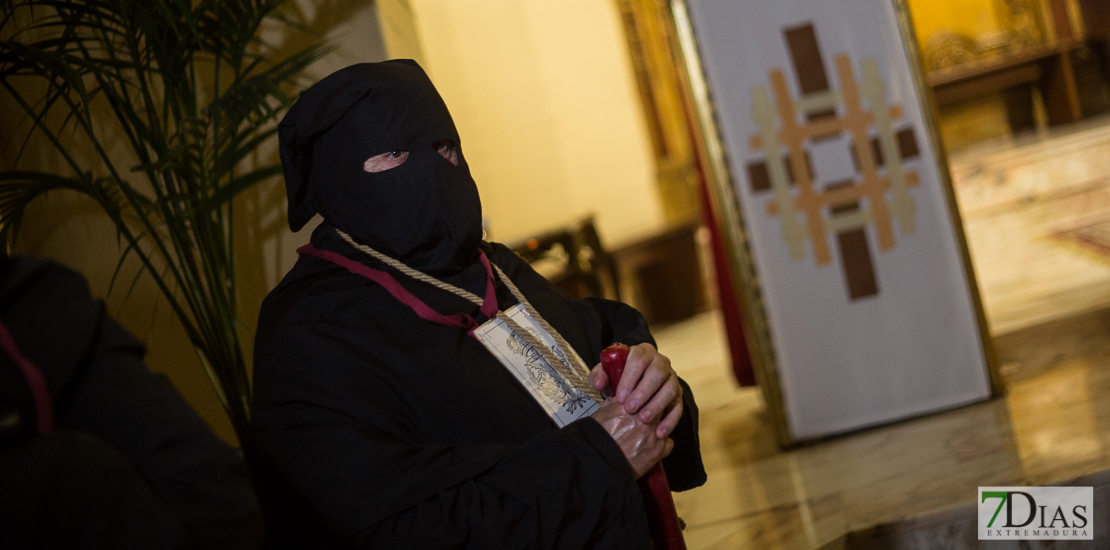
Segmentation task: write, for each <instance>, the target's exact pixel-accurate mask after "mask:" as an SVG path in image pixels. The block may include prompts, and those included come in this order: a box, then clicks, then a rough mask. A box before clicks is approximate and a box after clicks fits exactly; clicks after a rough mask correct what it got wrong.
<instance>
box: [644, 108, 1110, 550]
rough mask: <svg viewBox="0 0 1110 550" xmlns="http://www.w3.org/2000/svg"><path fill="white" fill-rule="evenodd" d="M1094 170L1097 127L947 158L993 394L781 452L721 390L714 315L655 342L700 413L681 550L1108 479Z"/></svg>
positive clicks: (773, 544)
mask: <svg viewBox="0 0 1110 550" xmlns="http://www.w3.org/2000/svg"><path fill="white" fill-rule="evenodd" d="M1108 160H1110V121H1107V120H1103V121H1095V122H1093V123H1088V124H1086V125H1083V126H1077V127H1073V128H1070V129H1068V130H1066V131H1064V132H1062V133H1058V134H1054V135H1049V136H1040V137H1038V138H1034V139H1028V140H1026V141H1025V142H1021V143H1013V142H1010V143H995V144H990V145H985V146H980V147H977V148H975V149H973V150H965V151H962V152H959V153H958V154H955V155H953V157H952V173H953V176H954V180H955V187H956V190H957V195H958V200H959V202H960V209H961V213H962V214H963V217H964V220H965V227H966V229H967V234H968V241H969V247H970V249H971V252H972V256H973V262H974V264H975V269H976V272H977V275H978V277H979V281H980V287H981V289H982V293H983V299H984V303H985V306H986V310H987V314H988V318H989V322H990V327H991V332H992V334H993V335H994V336H995V343H996V347H997V349H998V351H999V355H1000V357H1001V371H1002V374H1003V377H1004V380H1005V387H1006V394H1005V395H1004V396H1003V397H1000V398H997V399H994V400H991V401H988V402H984V403H979V404H975V405H970V406H966V407H963V408H960V409H957V410H953V411H948V412H944V413H940V414H935V415H932V416H928V417H924V418H919V419H915V420H909V421H904V422H900V423H897V424H894V425H890V426H885V427H880V428H876V429H871V430H867V431H863V432H859V433H855V434H851V435H847V436H843V437H839V438H835V439H832V440H828V441H824V442H821V443H817V444H813V445H809V446H805V447H801V448H797V449H792V450H789V451H783V450H780V449H779V448H778V446H777V444H776V443H775V438H774V435H773V433H772V431H771V428H770V425H769V422H768V420H767V418H766V413H765V410H764V406H763V402H762V398H761V396H760V395H759V393H758V390H755V389H750V388H743V389H740V388H736V386H735V384H734V383H733V380H732V377H731V374H730V373H729V371H728V369H727V367H726V364H727V363H726V353H727V352H726V349H725V348H724V345H725V344H724V342H723V338H722V336H721V335H722V328H721V324H720V323H721V322H720V319H719V316H718V315H717V314H716V313H713V312H710V313H707V314H703V315H701V316H698V317H695V318H693V319H690V320H688V321H685V322H683V323H680V324H677V325H673V326H671V327H668V328H666V329H663V330H661V331H658V332H657V337H658V340H659V344H660V348H661V349H662V350H664V352H665V353H667V354H668V355H669V356H670V357H671V358H672V360H673V361H674V364H675V365H676V369H678V370H679V372H680V374H681V375H682V376H683V377H684V378H685V379H686V380H688V381H689V382H690V384H691V386H692V387H693V389H694V392H695V394H696V395H697V398H698V402H699V405H700V408H701V414H702V416H701V434H702V448H703V454H704V458H705V463H706V467H707V469H708V472H709V482H708V484H707V485H706V486H704V487H702V488H699V489H695V490H693V491H689V492H686V493H679V494H676V495H675V497H676V498H675V501H676V506H677V507H678V511H679V514H680V515H681V516H682V517H683V519H684V520H685V521H686V522H687V524H688V530H687V537H686V540H687V544H688V546H689V548H690V549H691V550H708V549H722V550H723V549H729V550H732V549H738V548H754V549H777V548H783V549H795V548H797V549H811V548H818V547H820V546H822V545H825V544H828V543H830V542H831V541H834V540H836V539H837V538H839V537H841V536H842V535H844V534H845V533H847V532H850V531H855V530H858V529H864V528H867V527H870V526H874V525H877V524H881V523H889V522H894V521H898V520H902V519H906V518H913V517H917V516H921V515H923V514H928V513H931V512H936V511H939V510H944V509H947V508H951V507H954V506H961V505H967V504H969V503H972V502H974V500H975V494H976V493H975V490H976V489H975V488H976V487H977V486H982V485H1033V484H1041V485H1043V484H1048V483H1052V482H1054V481H1061V480H1065V479H1070V478H1074V477H1078V476H1081V475H1085V474H1090V473H1093V472H1098V471H1101V470H1106V469H1108V468H1110V239H1108V240H1107V242H1106V245H1107V249H1106V250H1105V251H1100V250H1099V247H1098V246H1089V245H1090V244H1091V242H1087V241H1090V239H1088V240H1087V241H1083V239H1080V238H1077V237H1076V235H1078V234H1080V233H1077V231H1079V230H1081V229H1083V228H1086V227H1089V226H1091V227H1096V228H1097V227H1100V226H1099V224H1101V223H1107V224H1108V227H1110V162H1107V161H1108ZM1096 241H1097V239H1096ZM1095 244H1096V245H1097V244H1098V243H1097V242H1096V243H1095ZM1097 536H1099V537H1100V539H1101V537H1105V536H1107V534H1098V535H1097ZM953 547H958V546H953ZM1091 547H1092V548H1110V539H1107V540H1099V541H1096V543H1095V544H1093V545H1091Z"/></svg>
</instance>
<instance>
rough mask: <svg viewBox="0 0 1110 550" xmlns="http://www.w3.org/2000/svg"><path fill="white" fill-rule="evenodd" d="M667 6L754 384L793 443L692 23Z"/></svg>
mask: <svg viewBox="0 0 1110 550" xmlns="http://www.w3.org/2000/svg"><path fill="white" fill-rule="evenodd" d="M669 8H670V9H669V10H667V11H668V15H669V16H670V17H669V19H670V20H669V21H668V24H669V25H671V26H672V29H673V31H674V37H675V39H676V40H677V41H678V51H679V52H680V54H681V56H682V59H681V60H676V61H680V62H681V67H682V68H683V69H685V70H679V71H678V73H679V81H680V84H681V87H682V93H683V95H684V96H685V98H686V104H687V109H690V110H691V111H692V112H691V113H690V115H691V116H690V119H691V121H692V122H693V123H694V124H695V125H696V128H695V130H696V131H694V132H692V133H693V134H694V142H695V143H694V149H695V154H696V155H697V156H698V157H699V160H700V161H701V163H702V165H703V166H705V167H706V168H707V169H708V170H707V173H706V174H705V176H706V178H707V179H708V180H709V181H707V182H706V184H707V185H706V187H707V188H708V190H709V197H710V202H711V203H712V208H713V210H714V214H716V216H715V217H716V219H717V220H718V222H717V223H718V225H720V226H722V227H720V229H722V231H721V234H722V235H724V236H725V242H726V244H727V248H728V256H729V258H728V260H729V268H730V269H729V271H730V272H731V274H732V279H733V283H734V285H735V288H737V289H738V290H739V292H738V294H739V296H740V300H739V301H740V303H739V304H737V305H738V306H739V307H740V313H741V316H742V317H743V319H744V335H745V337H746V338H747V341H748V349H749V350H751V352H752V366H753V370H754V371H755V377H756V382H757V383H758V385H759V388H760V390H761V391H762V393H763V399H764V403H765V404H766V406H767V410H768V412H769V416H770V418H771V425H772V426H773V428H774V430H775V435H776V436H777V438H778V440H779V443H780V444H781V445H782V446H784V447H789V446H791V445H793V444H794V443H797V441H795V440H794V438H793V436H792V435H791V432H790V425H789V422H788V419H787V415H786V407H785V404H784V402H783V395H782V386H781V383H780V381H779V376H778V368H777V360H776V357H775V352H774V346H773V343H772V340H771V329H770V325H769V323H768V322H767V316H766V311H765V310H764V308H763V296H762V291H761V290H760V285H759V278H758V275H757V273H756V269H755V265H754V263H753V262H752V258H751V254H750V250H749V247H748V240H747V233H746V230H745V229H744V228H745V227H746V226H745V225H744V219H743V215H742V214H741V212H740V209H739V206H738V202H737V200H738V198H737V196H736V190H735V189H734V188H733V187H732V176H731V172H730V170H729V166H728V158H727V154H726V153H725V149H724V145H723V142H722V140H721V137H720V133H719V131H718V129H717V123H716V115H715V112H714V108H713V104H712V100H711V99H710V98H709V92H708V84H707V83H706V80H705V73H704V72H703V70H702V67H701V58H700V56H699V54H698V46H697V42H696V41H695V39H694V29H693V25H692V24H691V23H690V18H689V12H688V11H687V9H686V1H685V0H669Z"/></svg>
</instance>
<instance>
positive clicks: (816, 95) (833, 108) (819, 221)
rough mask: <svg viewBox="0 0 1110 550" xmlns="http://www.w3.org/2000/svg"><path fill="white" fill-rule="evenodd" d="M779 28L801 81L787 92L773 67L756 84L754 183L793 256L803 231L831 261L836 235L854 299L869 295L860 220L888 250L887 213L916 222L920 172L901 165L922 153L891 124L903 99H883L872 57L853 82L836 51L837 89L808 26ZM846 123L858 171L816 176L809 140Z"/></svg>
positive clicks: (873, 289)
mask: <svg viewBox="0 0 1110 550" xmlns="http://www.w3.org/2000/svg"><path fill="white" fill-rule="evenodd" d="M783 34H784V35H785V38H786V43H787V47H788V49H789V50H790V57H791V60H792V62H793V65H794V67H793V68H794V74H795V76H796V77H797V81H798V87H799V88H800V90H799V94H798V95H797V97H793V96H791V94H790V91H789V89H788V86H787V82H786V77H785V75H784V74H783V72H782V71H781V70H778V69H776V70H772V71H770V73H769V78H770V83H771V93H770V94H769V93H768V91H767V88H766V87H764V86H756V87H754V88H753V89H752V116H753V118H754V119H755V121H756V123H757V124H758V125H759V132H758V133H756V134H753V135H752V136H751V140H750V146H751V148H752V150H753V151H758V150H762V151H764V153H765V157H764V159H763V160H760V161H757V162H753V163H750V164H748V166H747V169H748V180H749V182H750V183H751V187H752V191H753V192H756V193H759V192H771V193H773V198H772V200H771V201H770V202H768V203H767V213H768V214H770V215H772V216H780V217H781V219H782V230H783V238H784V239H785V240H786V243H787V245H788V246H789V247H790V256H791V258H793V259H795V260H799V259H802V258H804V257H805V255H806V241H807V240H808V241H809V244H810V246H811V247H812V250H813V256H814V259H815V261H816V263H817V265H819V266H820V265H825V264H828V263H829V262H830V261H831V256H830V252H829V243H828V236H829V235H835V236H836V241H837V246H838V250H839V255H840V263H841V267H842V268H843V270H844V275H845V279H846V280H847V285H848V295H849V297H850V299H852V300H856V299H859V298H864V297H867V296H874V295H876V294H878V293H879V284H878V276H877V274H876V273H875V266H874V264H873V262H872V260H871V252H870V248H869V245H868V241H867V231H866V229H867V228H868V227H869V226H873V227H874V232H875V234H876V235H877V236H878V240H879V249H880V250H890V249H892V248H894V244H895V243H894V230H893V224H892V217H893V218H894V219H896V220H897V222H898V227H899V229H901V233H902V234H903V235H907V234H910V233H913V231H914V228H915V223H914V208H915V205H914V201H913V198H912V197H910V195H909V192H908V188H910V187H914V186H916V185H917V184H918V174H917V172H915V171H912V170H907V169H906V167H905V166H904V165H903V161H905V160H908V159H912V158H915V157H917V156H918V148H917V141H916V139H915V138H914V132H913V129H912V128H903V129H901V130H897V131H896V130H895V127H894V126H895V123H896V122H897V121H899V120H901V119H902V116H903V112H902V106H901V105H897V104H893V105H889V104H887V102H886V86H885V85H884V83H883V81H882V79H881V77H880V76H879V64H878V62H876V61H875V60H874V59H864V60H863V61H862V62H861V63H860V68H861V72H862V80H861V81H858V82H857V80H856V77H855V74H854V71H853V67H852V62H851V60H850V59H849V58H848V56H847V55H846V54H840V55H837V56H836V57H835V58H834V64H835V67H836V75H837V78H838V79H839V83H840V89H839V90H836V89H832V88H831V87H830V86H829V80H828V77H827V74H826V72H825V61H824V58H823V57H822V56H821V50H820V46H819V45H818V42H817V34H816V31H815V30H814V28H813V25H812V24H806V25H804V26H801V27H796V28H791V29H785V30H784V32H783ZM772 98H773V99H772ZM865 104H866V108H865V107H864V105H865ZM799 115H804V120H802V119H801V117H800V116H799ZM844 132H847V133H848V135H849V137H850V140H851V144H850V145H849V147H848V150H847V151H844V154H846V155H851V158H852V161H853V165H854V167H855V171H856V173H857V174H856V176H854V177H852V178H849V179H847V180H841V181H821V180H820V179H819V178H820V176H821V175H820V174H815V173H814V166H813V162H812V160H811V159H810V154H809V150H808V149H807V144H812V143H816V142H820V141H822V140H828V139H830V138H836V137H838V136H840V135H842V133H844ZM873 133H874V136H873V135H872V134H873ZM819 183H821V184H823V185H819ZM888 195H889V202H888ZM861 200H866V202H865V203H864V204H861Z"/></svg>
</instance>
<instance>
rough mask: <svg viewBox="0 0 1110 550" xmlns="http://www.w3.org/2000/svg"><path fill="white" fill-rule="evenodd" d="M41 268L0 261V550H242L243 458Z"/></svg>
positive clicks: (85, 300) (75, 281) (68, 277)
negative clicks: (58, 549)
mask: <svg viewBox="0 0 1110 550" xmlns="http://www.w3.org/2000/svg"><path fill="white" fill-rule="evenodd" d="M145 353H146V348H145V347H144V346H143V344H142V343H141V342H139V341H138V340H136V339H135V338H134V337H133V336H132V335H131V334H129V333H128V332H127V331H126V330H124V329H123V327H121V326H120V325H119V324H118V323H116V322H115V321H114V320H113V319H112V318H111V317H110V316H109V315H108V313H107V311H106V309H105V307H104V303H103V302H101V301H100V300H95V299H93V298H92V297H91V296H90V294H89V289H88V285H87V284H86V283H85V280H84V278H82V277H81V276H80V275H78V274H77V273H75V272H73V271H71V270H69V269H67V268H65V267H63V266H61V265H59V264H56V263H54V262H51V261H49V260H43V259H37V258H18V257H3V258H0V548H3V549H5V550H24V549H38V548H44V549H45V548H50V549H53V548H64V549H85V550H92V549H102V548H103V549H109V548H114V549H121V548H144V549H166V550H170V549H172V550H192V549H203V550H216V549H219V550H225V549H226V550H248V549H252V548H258V547H260V546H261V545H262V537H263V533H262V527H263V525H262V522H263V519H262V513H261V511H260V510H259V503H258V500H257V499H256V497H255V493H254V490H253V488H252V487H251V484H250V476H249V474H248V471H247V467H246V465H245V464H244V462H243V458H242V456H240V455H239V453H237V452H236V451H235V450H234V449H232V448H231V447H230V446H228V445H227V444H226V443H224V442H223V441H220V439H219V438H218V437H216V435H215V434H213V433H212V431H211V430H210V429H209V428H208V425H207V424H205V422H204V420H202V419H201V418H200V416H198V415H197V413H196V412H195V411H193V409H192V408H190V407H189V405H188V403H186V402H185V400H184V399H182V398H181V396H180V395H179V394H178V393H177V390H175V389H174V387H173V385H172V384H171V383H170V381H169V380H168V379H167V378H166V377H165V376H164V375H161V374H155V373H152V372H151V371H149V370H148V369H147V368H146V366H145V365H144V364H143V355H144V354H145Z"/></svg>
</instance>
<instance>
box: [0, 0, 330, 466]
mask: <svg viewBox="0 0 1110 550" xmlns="http://www.w3.org/2000/svg"><path fill="white" fill-rule="evenodd" d="M285 3H286V2H285V0H0V93H5V94H7V95H8V96H10V97H11V98H12V99H13V100H14V101H15V103H16V104H17V105H19V106H20V108H21V109H22V110H23V115H24V118H25V123H23V124H21V125H19V126H17V128H21V129H22V132H23V133H22V134H19V135H17V136H13V137H11V138H10V140H9V142H8V143H7V144H6V145H5V146H8V147H18V148H19V149H18V153H17V154H16V155H15V158H16V166H13V167H11V168H13V169H12V170H9V171H6V172H0V238H3V239H4V243H6V244H7V245H8V246H10V245H11V243H13V242H14V240H15V239H16V238H17V237H18V230H19V226H20V223H21V221H22V220H23V216H24V213H25V212H26V208H27V207H28V205H29V204H30V203H32V202H34V201H35V200H37V199H39V198H40V197H42V196H43V195H46V194H48V193H51V192H53V191H55V190H58V189H70V190H73V191H77V192H79V193H82V194H85V195H87V196H89V197H91V198H92V199H93V200H95V201H96V203H97V204H99V205H100V207H101V208H102V209H103V211H104V213H105V214H106V215H107V216H108V217H109V218H110V219H111V220H112V221H113V223H114V224H115V225H116V230H117V232H118V235H119V238H120V244H121V249H122V252H121V257H120V262H119V264H118V265H117V270H116V273H115V274H114V275H113V277H112V285H111V286H112V287H113V288H114V287H115V286H116V285H115V279H116V276H117V275H118V274H119V266H121V265H122V264H123V261H124V259H125V258H127V257H135V258H138V259H139V260H140V261H141V262H142V265H143V268H144V270H143V271H144V272H145V274H146V275H147V276H149V277H150V278H151V279H152V280H154V282H155V283H156V284H157V286H158V287H159V289H160V290H161V292H162V295H163V297H164V298H165V299H166V301H167V302H168V303H169V305H170V307H171V308H172V309H173V311H174V313H175V314H176V315H177V317H178V319H179V321H180V322H181V325H182V326H183V327H184V329H185V332H186V334H187V335H188V336H189V338H190V340H191V341H192V343H193V346H194V348H195V349H196V350H197V355H198V358H199V362H200V364H201V365H202V367H203V368H204V369H205V372H206V373H207V374H208V375H209V377H210V379H211V380H212V383H213V385H214V387H215V389H216V393H217V395H219V396H220V400H221V402H222V403H223V404H224V407H225V409H226V410H227V413H228V415H229V416H230V418H231V421H232V425H233V426H234V427H235V430H236V432H237V434H238V435H239V439H240V442H241V443H242V444H247V442H249V440H250V439H249V437H247V430H248V429H249V421H250V385H249V384H250V382H249V376H248V374H247V366H246V365H245V364H244V356H243V350H242V347H241V344H240V341H239V334H238V329H237V327H238V326H239V324H240V323H239V320H238V313H237V311H236V308H235V304H236V299H235V285H234V270H233V259H234V257H233V247H232V235H231V228H232V226H233V225H232V219H233V211H232V208H231V205H232V200H231V199H232V198H234V197H235V196H236V195H237V194H238V193H241V192H242V191H244V190H245V189H248V188H250V187H251V186H253V185H255V184H257V183H259V182H261V181H264V180H267V179H270V178H273V177H276V176H277V175H279V174H280V173H281V167H280V166H278V165H268V166H261V167H254V168H250V167H247V166H246V161H247V160H248V159H249V158H250V157H251V156H252V153H253V152H254V151H256V150H258V148H259V147H261V146H262V145H263V144H264V143H266V142H268V141H269V140H271V139H273V137H274V134H275V133H276V128H277V122H278V121H279V119H280V117H281V115H282V114H283V113H284V112H285V110H286V109H288V107H289V106H290V105H291V103H292V93H291V92H292V90H294V89H295V87H296V85H297V84H298V79H299V78H300V76H301V74H302V73H303V71H304V69H305V68H306V67H308V66H309V65H310V64H311V63H313V62H314V61H315V60H317V59H319V58H320V57H321V56H322V55H324V54H325V53H327V51H329V50H328V49H327V48H325V47H324V46H322V45H320V44H315V45H312V46H310V47H308V48H305V49H304V50H301V51H298V52H295V53H293V54H291V55H288V56H277V55H276V53H275V50H274V49H273V48H271V47H270V46H269V45H268V44H266V43H264V42H263V41H262V40H261V39H260V38H259V36H260V31H261V29H262V28H263V26H264V25H266V24H267V22H268V21H269V22H273V23H279V24H283V25H287V26H288V27H289V28H291V29H295V28H297V27H298V25H299V22H296V21H293V20H291V19H290V18H289V17H288V14H287V13H285V11H283V10H284V4H285ZM27 90H36V92H34V93H31V92H28V91H27ZM43 90H45V92H43ZM105 132H108V133H110V134H111V135H112V136H116V138H117V139H118V137H119V136H122V138H123V140H124V141H125V143H126V145H127V148H128V152H127V154H126V155H120V154H118V153H115V154H109V153H108V151H107V150H106V148H105V147H104V145H103V144H104V143H105V139H106V136H105V135H102V134H104V133H105ZM40 138H44V139H45V140H46V141H47V142H48V143H50V144H52V145H53V147H54V148H55V150H56V152H57V154H58V156H59V157H60V159H61V161H62V165H61V169H60V171H59V172H58V173H56V174H51V173H44V172H41V171H30V170H19V164H20V163H21V159H22V151H23V148H24V147H26V146H27V145H28V143H30V142H31V140H33V139H34V140H37V139H40ZM36 143H38V142H37V141H36ZM77 150H80V151H84V152H88V153H90V154H85V155H82V156H74V155H73V154H71V152H72V151H77ZM131 286H132V287H133V286H134V282H132V285H131Z"/></svg>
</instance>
